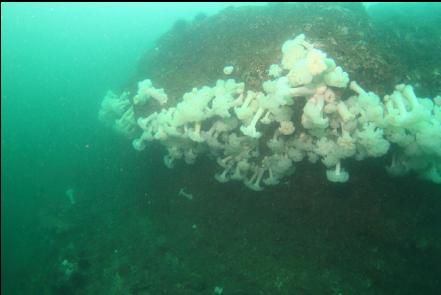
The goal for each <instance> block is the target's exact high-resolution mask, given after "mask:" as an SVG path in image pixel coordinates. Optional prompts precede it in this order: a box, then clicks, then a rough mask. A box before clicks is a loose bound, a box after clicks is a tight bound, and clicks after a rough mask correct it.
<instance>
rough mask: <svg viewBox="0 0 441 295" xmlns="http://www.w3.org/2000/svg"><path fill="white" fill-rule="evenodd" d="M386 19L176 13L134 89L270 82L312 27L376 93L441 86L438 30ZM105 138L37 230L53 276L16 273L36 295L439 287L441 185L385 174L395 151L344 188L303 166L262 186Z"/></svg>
mask: <svg viewBox="0 0 441 295" xmlns="http://www.w3.org/2000/svg"><path fill="white" fill-rule="evenodd" d="M388 20H389V19H388V15H387V14H386V15H384V16H382V17H378V18H377V19H372V18H371V17H369V15H368V13H367V12H366V11H365V10H364V8H363V7H362V6H361V5H358V4H340V5H336V4H319V5H315V6H314V5H310V4H298V5H288V4H271V5H269V6H264V7H255V8H251V7H243V8H240V9H236V8H235V9H233V8H232V9H227V10H225V11H222V12H220V13H219V14H217V15H215V16H210V17H206V16H203V15H200V16H198V17H197V18H196V19H195V20H194V21H193V22H190V23H188V22H184V21H180V22H177V23H176V25H175V26H174V28H173V29H172V30H171V31H170V32H168V33H167V34H166V35H164V36H163V37H162V38H161V39H160V40H159V41H158V43H157V45H156V46H155V47H154V48H152V49H151V50H150V51H149V52H148V53H146V55H145V56H144V58H143V60H142V61H141V63H140V66H139V72H138V75H137V77H136V79H134V80H133V81H129V82H128V83H127V86H126V87H127V88H131V87H135V82H136V81H138V80H139V79H140V78H146V77H149V78H151V79H152V80H154V81H155V82H156V83H157V84H158V86H159V87H164V88H166V89H167V93H170V94H171V96H172V97H174V98H175V99H176V98H177V97H179V96H180V95H181V94H182V93H183V92H185V91H188V90H189V89H191V87H192V86H201V85H205V84H213V81H215V80H216V79H217V78H224V77H222V75H221V73H222V69H223V66H224V65H225V64H226V63H231V64H233V65H234V66H235V67H236V68H237V74H236V75H235V76H234V77H233V78H236V79H239V80H243V81H245V82H247V83H248V84H249V85H251V87H253V86H255V87H257V86H256V85H259V84H260V83H261V82H262V81H263V80H264V79H266V78H267V77H266V76H265V75H266V74H265V73H264V69H266V68H268V66H269V65H270V64H271V63H273V62H274V61H276V60H278V59H279V58H280V52H279V51H280V45H281V44H282V43H283V41H284V40H285V39H287V38H289V37H291V36H293V35H295V34H298V33H300V32H304V33H307V34H308V38H311V39H312V40H313V41H314V42H318V43H320V44H322V47H321V48H323V49H324V50H325V51H326V52H327V53H328V54H329V55H330V56H332V57H333V58H335V59H336V61H337V63H339V64H341V65H342V66H343V67H344V68H345V69H346V70H347V71H348V73H349V74H350V76H351V77H353V78H354V79H356V80H359V81H363V85H365V86H366V88H368V89H372V90H375V91H378V92H379V93H380V94H383V93H384V92H388V91H390V89H392V87H393V85H395V84H396V83H397V82H410V81H412V82H413V84H415V85H416V91H417V92H418V91H424V92H425V93H427V94H428V95H429V94H430V95H432V94H433V93H439V92H440V89H441V82H440V81H441V79H440V78H439V77H438V78H437V79H435V78H428V77H429V76H430V77H433V75H435V76H436V73H437V72H436V71H439V69H440V68H441V66H440V62H441V59H440V58H439V52H441V51H438V58H437V59H436V58H434V57H433V55H431V54H429V53H431V52H432V53H433V54H434V55H435V57H436V54H435V53H434V52H435V51H433V50H435V49H436V48H438V47H437V46H439V45H440V43H441V29H440V27H439V23H438V26H436V27H434V25H433V23H431V19H430V18H429V17H426V18H425V20H424V22H418V21H415V20H413V21H412V20H410V19H408V20H407V22H406V20H405V19H401V22H398V21H396V22H392V23H391V22H388ZM435 20H436V19H435ZM404 24H405V25H404ZM418 26H419V27H418ZM424 26H426V27H429V28H431V30H430V31H429V32H430V34H429V35H426V34H425V33H424V32H426V31H423V30H422V29H421V27H423V28H424ZM415 32H420V34H416V33H415ZM402 36H406V37H405V38H403V37H402ZM412 38H414V39H412ZM426 39H427V40H428V41H427V42H426V43H425V42H424V40H426ZM412 40H413V41H412ZM415 42H417V44H418V46H416V45H415V44H414V43H415ZM436 42H438V43H436ZM425 46H427V48H426V47H425ZM434 48H435V49H434ZM421 51H423V52H424V55H423V57H421V56H422V53H421ZM410 57H412V59H410ZM419 57H420V58H419ZM405 73H406V74H405ZM428 73H432V75H429V74H428ZM438 75H439V72H438ZM138 111H146V110H138ZM103 130H105V129H104V128H103ZM104 132H108V133H105V134H103V135H102V137H101V139H100V141H99V142H96V143H95V144H94V145H92V147H91V150H89V157H90V161H87V162H85V163H83V164H82V165H81V169H79V170H78V177H77V180H76V184H75V185H76V188H75V194H76V198H77V202H76V204H74V205H72V204H70V203H69V202H68V200H67V199H60V200H59V203H56V204H54V203H53V201H51V202H52V205H51V206H50V207H45V208H40V209H41V210H40V211H41V217H40V218H39V220H38V226H39V228H40V232H41V234H42V236H44V237H45V239H47V240H49V241H50V243H51V244H52V245H53V249H55V251H54V252H52V253H50V254H48V257H47V259H46V263H45V264H44V266H43V269H42V271H41V272H39V273H33V274H28V273H23V275H22V276H21V277H19V278H17V279H19V280H23V285H27V286H29V285H31V288H32V290H39V291H38V292H37V293H34V294H67V295H69V294H137V295H147V294H149V295H156V294H223V295H239V294H240V295H245V294H249V295H251V294H252V295H257V294H301V295H308V294H342V295H344V294H439V290H440V289H441V279H440V278H441V271H440V270H441V218H440V212H441V188H440V186H439V185H437V184H432V183H429V182H426V181H422V180H418V179H416V178H415V177H413V176H412V175H411V176H408V177H405V178H399V179H392V178H390V177H388V175H387V174H386V173H385V172H384V169H383V167H384V166H385V165H386V163H387V162H388V161H389V159H379V160H376V161H368V162H353V163H351V167H349V168H350V169H349V170H350V171H352V173H351V181H350V182H349V183H347V184H341V185H338V184H332V183H329V182H327V180H326V178H325V176H324V173H323V171H322V168H321V167H319V165H317V166H315V165H312V164H309V163H305V164H300V165H298V167H297V171H296V173H295V174H294V175H293V176H292V177H290V178H289V179H287V180H286V182H285V183H284V184H282V185H279V186H277V187H272V188H265V190H264V191H262V192H254V191H250V190H248V189H247V188H246V187H244V186H243V185H241V184H239V183H227V184H220V183H218V182H216V180H215V179H214V178H213V177H212V175H214V173H215V171H216V167H215V166H214V165H213V161H212V160H210V159H201V160H199V161H198V162H197V163H196V164H195V165H192V166H187V165H185V164H183V163H181V164H179V165H177V166H176V167H175V168H174V169H173V170H169V169H167V168H165V167H164V165H163V163H162V156H163V154H164V151H163V149H162V148H161V147H160V146H159V145H158V146H156V145H153V146H152V147H150V149H149V150H148V151H145V152H142V153H138V152H135V151H132V149H131V144H130V142H129V141H125V140H123V139H121V138H117V137H116V135H115V134H112V133H111V131H110V130H109V131H104ZM181 188H185V190H186V191H188V192H190V193H192V194H193V196H194V198H193V199H192V200H190V199H187V198H185V197H183V196H179V195H178V192H179V190H180V189H181ZM62 193H64V192H62ZM43 197H44V196H43ZM48 202H49V201H48ZM42 203H45V202H44V201H43V202H42ZM64 260H66V261H68V262H69V263H71V264H72V269H73V272H72V273H71V274H70V275H68V276H67V275H66V269H65V268H63V261H64ZM29 277H32V280H31V281H30V280H29ZM30 283H31V284H30ZM219 292H220V293H219ZM22 294H25V293H22Z"/></svg>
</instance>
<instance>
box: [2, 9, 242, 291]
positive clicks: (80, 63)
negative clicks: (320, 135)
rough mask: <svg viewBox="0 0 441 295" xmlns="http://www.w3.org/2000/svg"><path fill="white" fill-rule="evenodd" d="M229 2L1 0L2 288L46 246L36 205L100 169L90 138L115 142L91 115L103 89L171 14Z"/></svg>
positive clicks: (125, 75)
mask: <svg viewBox="0 0 441 295" xmlns="http://www.w3.org/2000/svg"><path fill="white" fill-rule="evenodd" d="M229 5H230V4H229V3H217V4H209V3H205V4H204V3H174V4H167V3H136V4H135V3H131V4H129V5H128V4H124V3H108V4H81V3H65V4H63V3H61V4H60V3H59V4H56V3H43V4H42V3H2V4H1V36H2V37H1V38H2V40H1V72H2V75H1V86H2V87H1V107H2V108H1V126H2V127H1V128H2V133H1V161H2V164H1V184H2V186H1V202H2V203H1V205H2V217H1V218H2V219H1V221H2V231H1V232H2V233H1V234H2V236H1V238H2V241H1V243H2V245H1V246H2V247H1V250H2V252H1V255H2V256H1V257H2V291H10V289H9V288H10V287H14V283H16V282H17V281H18V280H17V278H18V277H19V276H25V275H28V274H26V273H25V272H26V271H27V272H29V273H31V272H32V271H38V270H39V267H40V266H41V264H44V259H45V257H46V255H48V253H46V252H47V251H50V250H49V248H48V245H47V241H42V240H41V236H39V232H37V230H36V229H35V227H34V225H35V223H36V220H37V218H38V212H39V210H40V209H41V208H42V207H44V206H46V205H47V204H50V203H51V202H54V201H57V199H63V200H64V199H65V198H66V197H65V190H66V189H68V188H69V187H71V186H73V185H74V183H75V182H76V181H78V178H81V173H82V171H84V167H85V165H96V167H97V170H96V172H97V175H94V176H93V177H95V178H100V177H101V176H104V174H105V173H106V171H104V167H105V166H101V167H99V165H103V164H104V163H103V162H100V159H101V158H100V156H102V155H103V150H98V149H97V146H96V145H98V144H99V145H100V146H101V147H103V148H107V149H110V150H112V149H113V148H114V147H112V146H111V145H114V146H118V143H119V142H124V139H122V138H118V137H114V136H113V135H112V134H111V132H109V131H108V130H106V129H105V128H104V127H103V126H102V125H101V124H100V123H99V122H98V120H97V110H98V108H99V104H100V101H101V98H102V96H103V95H104V94H105V92H106V91H107V89H109V88H112V87H113V88H116V89H117V88H118V87H120V85H122V84H124V83H125V82H126V81H127V80H128V79H129V77H131V75H133V74H134V72H135V70H136V67H137V62H138V60H139V58H140V57H141V55H142V54H143V53H144V52H145V51H146V49H147V48H148V47H149V46H152V44H153V42H154V41H155V40H156V39H157V38H158V37H159V36H160V35H161V34H163V33H164V32H166V31H167V30H168V29H169V28H170V27H171V26H172V25H173V23H174V22H175V21H176V20H178V19H182V18H183V19H192V18H193V17H194V16H195V15H196V14H198V13H200V12H203V13H206V14H212V13H215V12H217V11H219V10H220V9H223V8H225V7H227V6H229ZM236 5H237V4H236ZM239 5H240V4H239ZM106 135H108V137H106ZM122 150H124V148H123V149H122ZM120 151H121V150H120ZM91 161H95V162H91ZM116 161H117V160H116ZM107 167H108V166H107ZM101 184H102V185H106V184H105V183H101ZM97 185H98V184H97ZM2 293H3V292H2Z"/></svg>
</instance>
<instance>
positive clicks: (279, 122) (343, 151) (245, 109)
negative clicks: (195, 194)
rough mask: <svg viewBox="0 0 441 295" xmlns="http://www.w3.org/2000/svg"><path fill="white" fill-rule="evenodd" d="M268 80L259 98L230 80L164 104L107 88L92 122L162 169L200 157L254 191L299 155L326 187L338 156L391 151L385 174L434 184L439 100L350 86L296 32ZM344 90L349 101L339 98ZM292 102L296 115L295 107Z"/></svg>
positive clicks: (157, 96)
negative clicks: (153, 149) (152, 155)
mask: <svg viewBox="0 0 441 295" xmlns="http://www.w3.org/2000/svg"><path fill="white" fill-rule="evenodd" d="M232 72H234V68H233V67H232V66H227V67H226V68H225V69H224V73H225V74H226V75H229V74H231V73H232ZM268 76H269V77H271V79H269V80H267V81H265V82H263V84H262V91H259V92H255V91H251V90H247V88H246V85H245V84H244V83H241V82H237V81H235V80H233V79H227V80H218V81H217V82H216V84H215V85H214V86H211V87H210V86H204V87H202V88H193V89H192V90H191V91H190V92H187V93H185V94H184V95H183V97H182V99H180V100H178V102H177V104H176V105H175V106H167V107H166V105H167V101H168V97H167V94H166V93H165V91H164V89H158V88H155V87H154V86H153V83H152V81H150V80H148V79H147V80H144V81H141V82H139V83H138V90H137V93H136V94H135V95H134V96H131V95H130V93H128V92H124V93H122V94H121V95H119V96H118V95H115V94H114V93H112V92H110V91H109V92H108V93H107V95H106V96H105V98H104V99H103V101H102V104H101V109H100V111H99V118H100V120H102V121H103V122H104V123H106V124H107V125H109V126H110V127H112V128H114V129H115V130H116V131H118V132H119V133H122V134H124V135H126V136H127V137H129V138H131V139H132V140H133V147H134V148H135V149H136V150H139V151H142V150H143V149H145V148H146V146H148V144H149V142H151V141H158V142H160V143H161V144H162V145H164V146H165V148H166V149H167V151H168V154H167V155H166V156H165V157H164V163H165V165H166V166H167V167H169V168H172V167H173V166H174V163H175V161H177V160H180V159H183V160H184V161H185V162H186V163H187V164H193V163H194V162H195V160H196V159H197V157H198V156H199V155H201V154H208V155H209V156H210V157H211V158H213V159H216V161H217V163H218V164H219V166H220V168H221V169H220V170H219V172H218V173H217V174H215V178H216V180H217V181H219V182H227V181H233V180H237V181H242V182H243V183H244V184H245V185H246V186H247V187H249V188H250V189H252V190H256V191H259V190H262V189H263V185H277V184H278V183H280V182H281V181H282V180H283V179H284V178H286V177H287V176H289V175H291V174H292V173H294V172H295V168H296V163H297V162H300V161H303V160H304V159H307V160H308V161H310V162H312V163H316V162H318V161H320V162H322V163H323V165H324V166H326V176H327V179H328V180H329V181H332V182H346V181H348V179H349V173H348V171H347V170H346V169H344V167H343V166H344V165H343V164H344V163H345V160H346V159H350V158H355V159H356V160H358V161H361V160H364V159H366V158H369V157H374V158H376V157H382V156H384V155H386V154H387V153H388V152H389V151H390V153H391V154H392V155H391V157H390V158H391V159H392V160H391V163H390V165H389V166H387V167H386V169H387V172H388V173H389V174H390V175H391V176H401V175H405V174H407V173H409V172H412V173H415V174H416V175H418V176H419V177H421V178H424V179H427V180H430V181H433V182H435V183H438V184H441V96H437V97H435V98H433V99H430V98H420V97H417V96H416V95H415V93H414V89H413V88H412V86H410V85H404V84H400V85H398V86H396V87H395V90H394V91H393V93H392V94H390V95H386V96H384V98H383V99H381V98H380V97H379V96H378V95H376V94H375V93H373V92H369V91H366V90H364V89H363V88H362V87H361V86H360V85H359V84H358V83H357V82H355V81H350V78H349V76H348V74H347V73H346V72H345V71H344V70H343V69H342V68H341V67H340V66H337V65H336V63H335V61H334V60H333V59H332V58H330V57H328V56H327V54H326V53H324V52H323V51H321V50H320V49H317V48H315V47H314V45H313V44H311V43H309V42H308V41H307V40H306V39H305V35H303V34H301V35H299V36H297V37H295V38H294V39H292V40H288V41H286V42H285V43H284V44H283V46H282V60H281V61H280V63H279V64H273V65H271V66H270V68H269V69H268ZM348 87H349V88H350V92H351V93H352V94H353V95H352V96H350V97H349V98H347V99H342V93H343V90H345V89H346V88H348ZM298 100H301V103H300V104H299V103H298ZM296 101H297V102H296ZM148 102H149V103H152V102H153V103H155V104H156V103H157V104H158V107H159V109H160V111H157V112H154V113H152V114H150V115H149V116H147V117H138V118H136V116H135V112H134V107H138V106H142V105H143V104H146V103H148ZM299 105H300V106H303V113H301V112H299V110H297V111H296V110H295V107H298V106H299ZM299 114H301V115H299ZM294 116H298V118H295V117H294ZM300 116H301V118H300ZM265 125H266V126H265ZM296 125H297V126H296ZM263 130H264V131H263Z"/></svg>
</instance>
